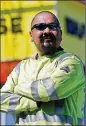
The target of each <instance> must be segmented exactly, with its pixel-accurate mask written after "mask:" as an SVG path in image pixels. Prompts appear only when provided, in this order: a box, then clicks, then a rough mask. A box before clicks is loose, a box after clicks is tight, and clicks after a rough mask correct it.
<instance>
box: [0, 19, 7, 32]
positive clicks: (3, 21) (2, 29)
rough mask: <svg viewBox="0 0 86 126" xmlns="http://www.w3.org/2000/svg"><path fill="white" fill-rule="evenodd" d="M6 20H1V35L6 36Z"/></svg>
mask: <svg viewBox="0 0 86 126" xmlns="http://www.w3.org/2000/svg"><path fill="white" fill-rule="evenodd" d="M5 22H6V19H4V18H2V19H0V34H6V33H7V27H6V25H5Z"/></svg>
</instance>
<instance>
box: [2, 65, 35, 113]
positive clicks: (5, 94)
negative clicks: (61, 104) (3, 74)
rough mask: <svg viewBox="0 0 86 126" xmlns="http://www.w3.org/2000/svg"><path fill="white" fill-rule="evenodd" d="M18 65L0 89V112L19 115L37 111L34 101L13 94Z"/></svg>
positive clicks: (16, 81) (16, 80) (16, 82)
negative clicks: (26, 111) (23, 112)
mask: <svg viewBox="0 0 86 126" xmlns="http://www.w3.org/2000/svg"><path fill="white" fill-rule="evenodd" d="M20 65H21V63H19V64H18V65H17V66H16V67H15V68H14V70H13V71H12V72H11V74H10V75H9V76H8V78H7V81H6V83H5V85H4V86H3V87H2V89H1V103H0V104H1V107H0V110H1V111H5V112H8V111H9V112H16V113H19V112H21V111H25V110H30V111H33V110H35V109H37V104H36V102H35V101H34V100H32V99H29V98H27V97H25V96H21V95H20V94H17V93H14V89H15V86H16V85H17V84H18V76H19V71H20V70H19V69H20Z"/></svg>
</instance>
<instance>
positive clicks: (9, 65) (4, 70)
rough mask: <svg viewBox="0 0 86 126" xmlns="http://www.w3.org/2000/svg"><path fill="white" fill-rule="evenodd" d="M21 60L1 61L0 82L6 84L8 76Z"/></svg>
mask: <svg viewBox="0 0 86 126" xmlns="http://www.w3.org/2000/svg"><path fill="white" fill-rule="evenodd" d="M19 62H20V60H18V61H9V62H0V66H1V79H0V84H4V83H5V82H6V79H7V76H8V75H9V74H10V73H11V71H12V70H13V68H14V67H15V66H16V65H17V64H18V63H19Z"/></svg>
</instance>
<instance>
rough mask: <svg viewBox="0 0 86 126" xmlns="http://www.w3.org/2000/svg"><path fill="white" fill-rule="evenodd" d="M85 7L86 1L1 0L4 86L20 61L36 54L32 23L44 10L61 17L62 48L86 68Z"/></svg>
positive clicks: (2, 79) (0, 32) (2, 77)
mask: <svg viewBox="0 0 86 126" xmlns="http://www.w3.org/2000/svg"><path fill="white" fill-rule="evenodd" d="M85 4H86V3H85V0H78V1H75V0H70V1H65V0H64V1H49V0H48V1H41V0H36V1H35V0H34V1H12V0H11V1H1V18H0V22H1V23H0V27H1V29H0V38H1V61H0V64H1V79H0V85H1V87H2V86H3V85H4V83H5V81H6V79H7V76H8V75H9V73H10V72H11V71H12V69H13V68H14V67H15V66H16V65H17V64H18V62H20V61H21V60H22V59H24V58H27V57H29V56H31V55H34V54H35V53H36V48H35V46H34V44H33V43H31V41H30V36H29V32H30V28H31V27H30V24H31V20H32V18H33V17H34V15H35V14H36V13H38V12H40V11H42V10H49V11H51V12H53V13H54V14H55V15H56V16H57V17H58V18H59V20H60V23H61V27H62V31H63V40H62V44H61V45H62V47H63V48H64V49H65V51H68V52H73V53H74V54H76V55H77V56H79V57H80V58H81V59H82V61H83V63H84V65H85V35H86V34H85V24H86V22H85ZM85 110H86V109H85ZM85 121H86V120H85Z"/></svg>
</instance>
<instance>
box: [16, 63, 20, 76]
mask: <svg viewBox="0 0 86 126" xmlns="http://www.w3.org/2000/svg"><path fill="white" fill-rule="evenodd" d="M20 65H21V62H20V63H19V64H18V65H17V66H16V67H15V72H16V73H17V75H18V76H19V73H20Z"/></svg>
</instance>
